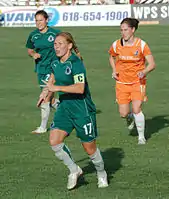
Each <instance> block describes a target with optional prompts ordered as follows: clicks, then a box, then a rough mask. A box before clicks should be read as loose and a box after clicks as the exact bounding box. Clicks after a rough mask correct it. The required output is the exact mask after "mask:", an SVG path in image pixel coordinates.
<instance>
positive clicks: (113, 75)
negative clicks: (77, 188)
mask: <svg viewBox="0 0 169 199" xmlns="http://www.w3.org/2000/svg"><path fill="white" fill-rule="evenodd" d="M112 78H113V79H115V80H119V73H117V72H113V73H112Z"/></svg>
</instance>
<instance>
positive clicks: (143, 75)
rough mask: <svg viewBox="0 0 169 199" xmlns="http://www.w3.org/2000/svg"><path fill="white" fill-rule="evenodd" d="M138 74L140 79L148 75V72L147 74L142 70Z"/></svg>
mask: <svg viewBox="0 0 169 199" xmlns="http://www.w3.org/2000/svg"><path fill="white" fill-rule="evenodd" d="M137 76H138V77H139V78H140V79H143V78H144V77H145V76H146V74H145V73H144V72H143V71H141V72H138V73H137Z"/></svg>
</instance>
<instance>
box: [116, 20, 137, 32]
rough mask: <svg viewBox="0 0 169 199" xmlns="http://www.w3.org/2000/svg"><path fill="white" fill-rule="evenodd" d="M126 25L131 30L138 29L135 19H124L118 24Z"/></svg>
mask: <svg viewBox="0 0 169 199" xmlns="http://www.w3.org/2000/svg"><path fill="white" fill-rule="evenodd" d="M124 23H126V24H127V25H128V26H129V27H131V28H135V30H137V29H138V24H139V20H137V19H135V18H125V19H123V20H122V22H121V23H120V24H121V25H122V24H124Z"/></svg>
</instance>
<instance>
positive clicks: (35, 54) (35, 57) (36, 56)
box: [32, 53, 41, 60]
mask: <svg viewBox="0 0 169 199" xmlns="http://www.w3.org/2000/svg"><path fill="white" fill-rule="evenodd" d="M32 57H33V58H34V59H35V60H36V59H39V58H40V57H41V55H40V54H39V53H34V54H33V56H32Z"/></svg>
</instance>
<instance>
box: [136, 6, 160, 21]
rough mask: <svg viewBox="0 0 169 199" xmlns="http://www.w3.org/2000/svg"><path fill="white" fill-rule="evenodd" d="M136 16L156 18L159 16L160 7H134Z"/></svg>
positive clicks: (138, 17)
mask: <svg viewBox="0 0 169 199" xmlns="http://www.w3.org/2000/svg"><path fill="white" fill-rule="evenodd" d="M133 11H134V16H135V18H137V19H147V18H149V17H151V18H153V19H155V18H157V17H158V13H157V11H158V8H157V7H156V6H152V7H148V6H147V7H134V8H133Z"/></svg>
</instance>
